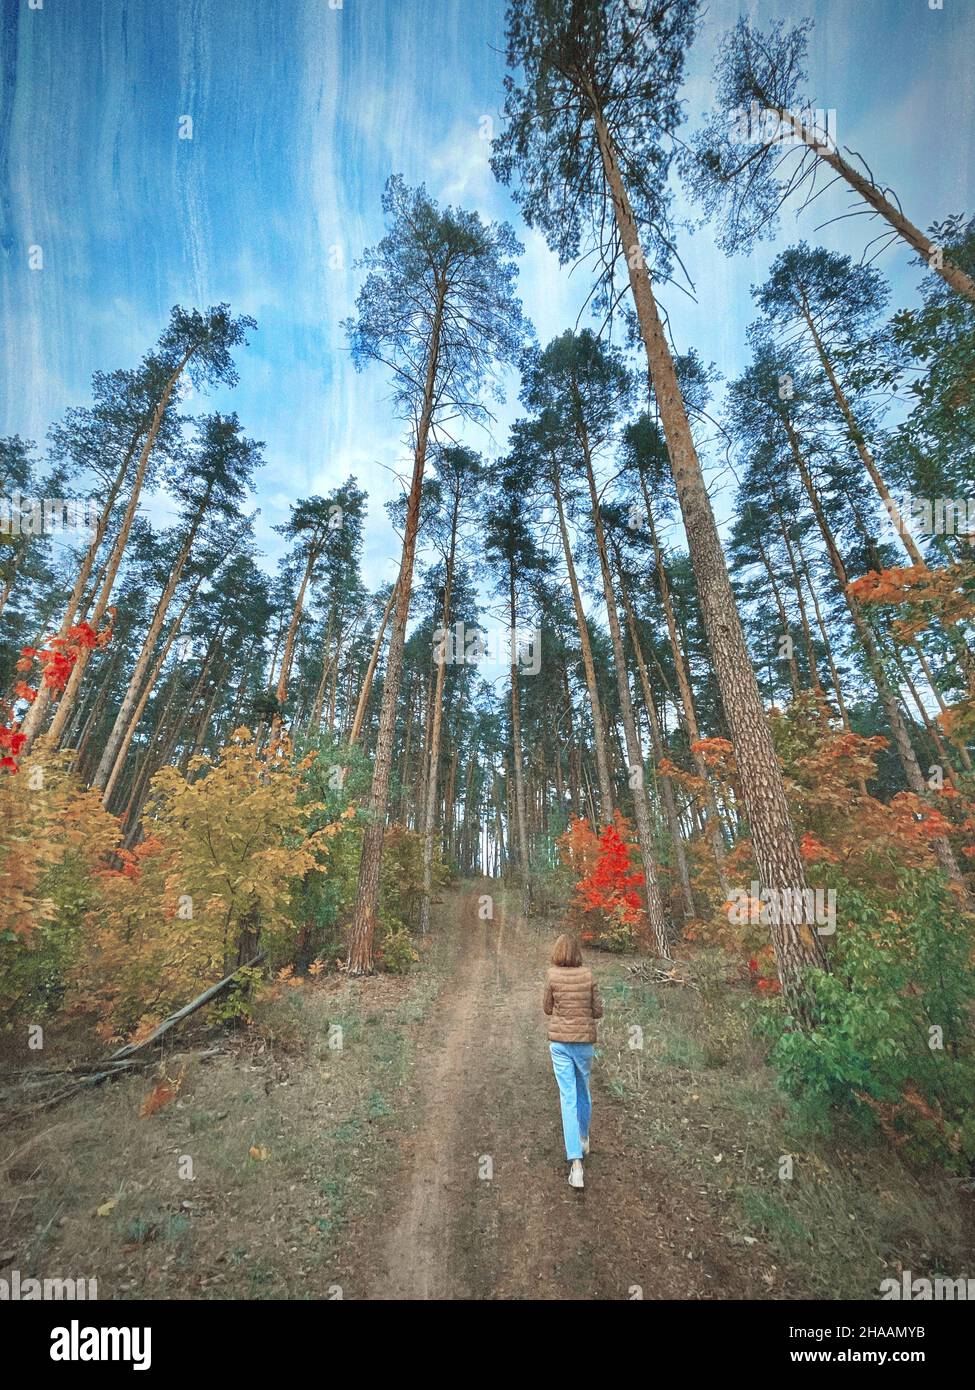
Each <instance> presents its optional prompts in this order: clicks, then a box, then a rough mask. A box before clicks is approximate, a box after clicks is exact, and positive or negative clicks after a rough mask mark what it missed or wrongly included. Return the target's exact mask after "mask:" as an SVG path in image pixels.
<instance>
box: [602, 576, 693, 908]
mask: <svg viewBox="0 0 975 1390" xmlns="http://www.w3.org/2000/svg"><path fill="white" fill-rule="evenodd" d="M616 568H617V574H618V577H619V590H620V598H621V599H622V600H623V611H624V612H625V613H626V623H627V628H628V629H629V633H630V645H631V646H632V648H633V656H634V659H635V661H636V667H637V671H638V672H639V675H640V684H641V686H642V688H643V705H644V708H645V709H646V712H647V724H648V726H649V728H650V740H651V742H652V744H653V755H654V759H655V760H656V763H657V765H658V768H659V765H660V762H661V760H662V759H663V757H664V740H663V733H662V732H661V728H660V720H659V719H658V718H657V709H656V706H655V704H654V699H653V690H652V689H651V687H650V677H649V676H648V675H647V666H646V662H645V661H644V659H643V648H642V647H641V645H640V635H639V632H638V630H637V623H636V614H635V613H634V611H633V604H632V603H631V602H630V596H629V594H628V593H627V591H626V585H625V584H624V582H623V574H622V570H621V568H620V564H619V556H618V555H617V564H616ZM658 776H659V779H660V797H661V800H662V801H663V805H664V815H665V816H666V817H667V825H668V827H669V829H670V839H671V842H672V844H673V846H674V860H675V862H676V864H677V877H678V881H679V883H680V888H681V897H682V899H683V903H684V917H685V920H687V921H691V919H692V918H694V917H695V916H696V915H697V910H696V908H695V906H694V890H693V888H692V887H691V875H690V871H689V869H688V867H687V854H686V851H685V849H684V837H683V835H682V834H681V828H680V817H679V816H678V814H677V801H676V798H675V797H674V784H673V782H672V781H671V779H670V778H669V777H668V776H667V774H666V773H663V772H658Z"/></svg>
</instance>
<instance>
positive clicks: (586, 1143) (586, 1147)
mask: <svg viewBox="0 0 975 1390" xmlns="http://www.w3.org/2000/svg"><path fill="white" fill-rule="evenodd" d="M582 1153H583V1156H584V1157H585V1156H586V1155H588V1153H589V1135H588V1134H587V1135H586V1137H585V1139H583V1141H582Z"/></svg>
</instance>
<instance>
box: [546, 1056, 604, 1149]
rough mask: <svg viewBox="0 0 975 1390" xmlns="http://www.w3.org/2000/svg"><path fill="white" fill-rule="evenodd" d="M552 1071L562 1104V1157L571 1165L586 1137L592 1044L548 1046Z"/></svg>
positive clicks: (590, 1111) (590, 1109)
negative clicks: (563, 1147)
mask: <svg viewBox="0 0 975 1390" xmlns="http://www.w3.org/2000/svg"><path fill="white" fill-rule="evenodd" d="M548 1046H549V1051H550V1052H551V1054H552V1069H553V1070H554V1072H555V1079H556V1081H557V1082H558V1083H559V1098H560V1100H561V1101H562V1134H563V1136H564V1138H565V1156H566V1158H567V1159H568V1160H569V1162H570V1163H571V1162H572V1160H573V1159H574V1158H581V1157H582V1141H583V1139H588V1137H589V1117H590V1115H591V1114H592V1100H591V1099H590V1096H589V1072H590V1069H591V1067H592V1048H593V1045H592V1043H560V1042H554V1043H549V1045H548Z"/></svg>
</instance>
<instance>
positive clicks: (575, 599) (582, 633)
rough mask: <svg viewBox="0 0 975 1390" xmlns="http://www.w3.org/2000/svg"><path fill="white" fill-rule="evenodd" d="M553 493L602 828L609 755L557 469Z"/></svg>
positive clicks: (608, 794) (609, 804)
mask: <svg viewBox="0 0 975 1390" xmlns="http://www.w3.org/2000/svg"><path fill="white" fill-rule="evenodd" d="M552 490H553V493H554V496H555V506H556V510H557V511H558V516H559V534H560V535H561V537H562V552H563V554H564V556H565V568H566V571H567V572H568V576H569V588H570V589H571V590H572V606H573V608H574V609H575V615H576V626H577V627H578V629H579V646H580V648H581V650H582V666H583V670H584V671H585V674H586V689H587V690H588V691H589V701H590V704H591V705H592V727H593V740H594V742H595V745H596V773H597V776H598V778H599V802H600V805H599V809H600V818H601V821H602V823H603V824H604V825H608V824H609V823H610V821H611V820H612V819H613V779H612V777H611V776H610V771H609V753H608V751H607V748H606V725H605V722H604V718H603V708H602V701H601V700H600V698H599V685H598V683H597V681H596V663H595V662H594V661H593V659H592V644H591V643H590V641H589V628H588V626H587V625H586V610H585V608H584V607H583V604H582V594H581V592H580V590H579V580H578V578H577V577H576V567H575V563H574V561H573V559H572V546H571V545H570V543H569V528H568V526H567V525H566V520H565V505H564V502H563V500H562V484H561V479H560V478H559V475H558V470H557V469H555V470H553V474H552Z"/></svg>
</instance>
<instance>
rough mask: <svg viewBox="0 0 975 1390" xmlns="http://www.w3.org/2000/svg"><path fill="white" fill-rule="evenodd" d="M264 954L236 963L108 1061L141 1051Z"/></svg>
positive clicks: (262, 957)
mask: <svg viewBox="0 0 975 1390" xmlns="http://www.w3.org/2000/svg"><path fill="white" fill-rule="evenodd" d="M266 955H267V951H261V952H260V953H259V954H258V955H256V956H255V957H254V959H253V960H249V961H246V962H245V963H244V964H243V965H238V967H237V969H236V970H232V971H231V972H230V974H229V975H225V976H224V978H223V979H222V980H218V981H217V983H216V984H215V985H211V986H210V987H209V989H205V990H204V991H203V993H202V994H198V995H197V997H196V998H195V999H192V1000H191V1001H190V1002H189V1003H188V1004H184V1005H183V1007H182V1008H181V1009H177V1010H176V1012H175V1013H174V1014H170V1015H169V1017H168V1018H164V1019H163V1021H162V1023H160V1024H159V1026H158V1027H157V1028H154V1029H153V1030H152V1032H151V1033H150V1034H149V1036H148V1037H145V1038H143V1039H142V1041H141V1042H138V1043H127V1044H126V1046H125V1047H120V1048H119V1050H118V1051H117V1052H113V1053H112V1055H111V1056H110V1057H109V1058H108V1061H109V1062H117V1061H119V1060H120V1059H121V1058H123V1057H131V1056H132V1054H133V1053H134V1052H141V1051H142V1049H143V1048H144V1047H148V1046H149V1044H150V1043H154V1042H156V1041H157V1040H158V1039H159V1038H161V1037H162V1036H163V1034H164V1033H168V1032H169V1030H170V1028H175V1027H176V1024H177V1023H181V1022H182V1021H183V1019H184V1018H189V1016H190V1014H195V1013H196V1011H197V1009H202V1008H203V1005H204V1004H209V1002H210V1000H211V999H216V997H217V995H218V994H221V993H222V992H223V991H224V990H225V989H226V988H227V986H228V985H230V984H232V983H233V981H234V980H235V979H236V978H237V976H238V975H239V974H240V972H241V971H242V970H248V969H250V967H251V966H253V965H260V963H261V961H262V960H263V959H264V958H265V956H266Z"/></svg>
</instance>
